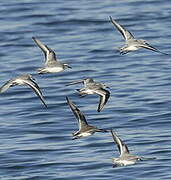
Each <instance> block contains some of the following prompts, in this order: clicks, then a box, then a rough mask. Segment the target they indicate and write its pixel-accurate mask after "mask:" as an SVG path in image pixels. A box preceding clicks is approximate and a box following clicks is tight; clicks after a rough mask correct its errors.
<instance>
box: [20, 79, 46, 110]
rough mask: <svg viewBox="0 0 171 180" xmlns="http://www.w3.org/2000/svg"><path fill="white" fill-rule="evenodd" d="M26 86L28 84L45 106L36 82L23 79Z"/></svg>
mask: <svg viewBox="0 0 171 180" xmlns="http://www.w3.org/2000/svg"><path fill="white" fill-rule="evenodd" d="M23 81H24V82H25V83H26V84H27V85H28V86H30V87H31V88H32V89H33V91H34V92H35V93H36V94H37V96H38V97H39V98H40V100H41V101H42V103H43V104H44V106H45V107H47V105H46V103H45V100H44V97H43V95H42V92H41V91H40V88H39V86H38V84H37V83H36V82H34V81H33V80H31V79H29V80H23Z"/></svg>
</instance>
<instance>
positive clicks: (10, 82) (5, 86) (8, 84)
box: [0, 80, 13, 93]
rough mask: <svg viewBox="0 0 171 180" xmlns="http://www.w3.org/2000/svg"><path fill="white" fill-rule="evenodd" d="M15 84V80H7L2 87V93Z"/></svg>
mask: <svg viewBox="0 0 171 180" xmlns="http://www.w3.org/2000/svg"><path fill="white" fill-rule="evenodd" d="M11 86H13V80H9V81H7V82H6V83H5V84H4V85H3V86H2V87H1V88H0V93H3V92H5V91H6V90H7V89H8V88H10V87H11Z"/></svg>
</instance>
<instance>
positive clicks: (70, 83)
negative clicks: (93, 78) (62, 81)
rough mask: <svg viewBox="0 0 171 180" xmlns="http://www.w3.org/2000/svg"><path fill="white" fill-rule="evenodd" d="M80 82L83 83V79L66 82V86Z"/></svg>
mask: <svg viewBox="0 0 171 180" xmlns="http://www.w3.org/2000/svg"><path fill="white" fill-rule="evenodd" d="M79 83H83V80H79V81H73V82H71V83H68V84H66V86H70V85H74V84H79Z"/></svg>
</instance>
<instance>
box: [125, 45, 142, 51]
mask: <svg viewBox="0 0 171 180" xmlns="http://www.w3.org/2000/svg"><path fill="white" fill-rule="evenodd" d="M138 49H140V47H137V46H129V47H127V48H125V49H124V50H126V51H135V50H138Z"/></svg>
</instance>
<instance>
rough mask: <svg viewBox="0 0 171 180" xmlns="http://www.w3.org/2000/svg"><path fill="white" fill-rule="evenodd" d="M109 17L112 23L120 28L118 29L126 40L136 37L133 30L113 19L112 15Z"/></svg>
mask: <svg viewBox="0 0 171 180" xmlns="http://www.w3.org/2000/svg"><path fill="white" fill-rule="evenodd" d="M109 18H110V21H111V22H112V24H113V25H114V26H115V27H116V28H117V29H118V31H119V32H120V33H121V34H122V36H123V37H124V39H125V40H126V41H127V40H129V39H134V36H133V35H132V34H131V32H129V31H128V30H126V29H125V28H124V27H123V26H122V25H120V24H119V23H117V22H116V21H115V20H113V19H112V17H111V16H109Z"/></svg>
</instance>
